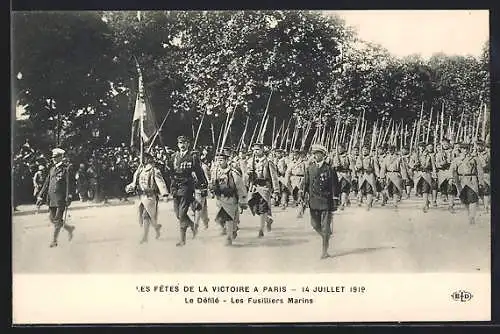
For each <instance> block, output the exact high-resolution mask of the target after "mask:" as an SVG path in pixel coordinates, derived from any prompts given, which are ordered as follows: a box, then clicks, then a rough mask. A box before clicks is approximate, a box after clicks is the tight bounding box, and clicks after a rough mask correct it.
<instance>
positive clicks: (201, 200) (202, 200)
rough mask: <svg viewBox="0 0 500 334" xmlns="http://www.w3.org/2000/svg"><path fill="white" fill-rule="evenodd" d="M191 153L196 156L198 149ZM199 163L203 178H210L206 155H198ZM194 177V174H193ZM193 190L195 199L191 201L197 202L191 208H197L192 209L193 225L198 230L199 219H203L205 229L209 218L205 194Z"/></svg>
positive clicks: (198, 190)
mask: <svg viewBox="0 0 500 334" xmlns="http://www.w3.org/2000/svg"><path fill="white" fill-rule="evenodd" d="M192 153H193V154H194V155H196V156H198V153H199V152H198V151H192ZM200 163H201V168H202V169H203V173H204V174H205V179H206V180H207V182H208V180H210V167H209V165H208V160H207V157H206V156H204V157H201V156H200ZM194 177H195V178H196V175H194ZM196 182H197V183H198V180H197V179H196ZM197 188H198V189H196V190H195V192H194V197H195V201H194V202H193V203H195V204H199V205H195V207H194V208H193V209H198V210H194V225H195V230H196V231H198V228H199V225H200V220H201V221H203V226H204V227H205V229H207V228H208V222H209V221H210V219H209V218H208V208H207V194H206V193H205V192H203V191H202V190H200V189H199V187H197ZM202 192H203V193H205V196H202Z"/></svg>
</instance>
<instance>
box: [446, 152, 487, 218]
mask: <svg viewBox="0 0 500 334" xmlns="http://www.w3.org/2000/svg"><path fill="white" fill-rule="evenodd" d="M468 149H469V145H468V144H464V143H462V144H460V151H459V155H458V157H457V158H456V159H455V160H453V162H452V163H451V166H450V170H451V173H452V175H453V178H454V179H455V184H456V185H457V188H458V197H459V198H460V200H461V201H462V203H463V204H464V205H465V207H466V208H467V213H468V216H469V223H470V224H474V223H475V222H476V209H477V203H478V201H479V194H480V188H483V187H484V178H483V176H484V175H483V168H482V167H481V162H480V159H478V158H475V157H472V156H471V154H470V152H469V151H468Z"/></svg>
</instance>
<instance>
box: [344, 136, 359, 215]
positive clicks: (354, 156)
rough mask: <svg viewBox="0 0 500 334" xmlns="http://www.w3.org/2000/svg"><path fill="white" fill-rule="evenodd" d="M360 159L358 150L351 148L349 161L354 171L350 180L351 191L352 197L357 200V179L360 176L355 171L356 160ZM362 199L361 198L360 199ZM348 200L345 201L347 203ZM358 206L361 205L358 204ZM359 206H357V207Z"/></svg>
mask: <svg viewBox="0 0 500 334" xmlns="http://www.w3.org/2000/svg"><path fill="white" fill-rule="evenodd" d="M359 157H360V154H359V149H358V147H357V146H356V147H353V148H352V152H351V156H350V158H351V161H352V162H353V163H354V171H353V174H352V178H351V190H352V191H353V192H354V197H355V198H358V199H359V197H358V192H359V178H360V175H358V171H357V170H356V161H357V160H358V158H359ZM361 198H362V197H361ZM349 202H350V201H349V198H348V199H347V203H349ZM358 204H361V203H358ZM358 206H359V205H358Z"/></svg>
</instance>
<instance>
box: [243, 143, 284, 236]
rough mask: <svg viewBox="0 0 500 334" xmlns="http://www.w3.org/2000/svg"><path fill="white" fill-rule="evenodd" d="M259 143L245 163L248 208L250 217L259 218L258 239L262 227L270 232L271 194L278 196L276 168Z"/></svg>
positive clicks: (271, 220) (261, 232)
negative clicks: (250, 213) (247, 184)
mask: <svg viewBox="0 0 500 334" xmlns="http://www.w3.org/2000/svg"><path fill="white" fill-rule="evenodd" d="M262 146H263V145H262V144H261V143H255V144H254V146H253V156H252V157H251V158H250V159H249V160H248V162H247V170H248V174H249V177H248V179H249V193H248V207H249V208H250V210H251V212H252V215H258V216H259V217H260V229H259V238H262V237H263V236H264V226H266V227H267V231H268V232H270V231H271V225H272V223H273V219H272V218H271V215H272V212H271V205H270V203H271V194H273V197H274V198H277V197H278V196H279V182H278V173H277V172H276V167H275V165H274V164H273V163H272V161H270V160H269V159H268V158H267V157H266V156H265V155H264V151H263V147H262Z"/></svg>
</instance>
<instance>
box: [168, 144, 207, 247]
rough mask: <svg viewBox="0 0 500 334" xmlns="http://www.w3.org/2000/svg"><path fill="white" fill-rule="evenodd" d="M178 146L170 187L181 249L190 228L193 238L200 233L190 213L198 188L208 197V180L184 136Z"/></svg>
mask: <svg viewBox="0 0 500 334" xmlns="http://www.w3.org/2000/svg"><path fill="white" fill-rule="evenodd" d="M177 146H178V147H179V151H177V152H175V153H174V154H173V155H172V157H171V159H170V161H169V162H168V166H169V169H170V170H171V171H172V172H171V173H172V174H171V175H172V182H171V185H170V187H171V192H172V196H173V199H174V211H175V215H176V217H177V219H178V221H179V234H180V238H179V242H178V243H177V244H176V245H177V246H179V247H181V246H184V245H185V244H186V231H187V229H188V228H191V230H192V231H193V237H194V236H196V234H197V232H198V231H197V230H196V226H195V225H194V222H193V221H192V220H191V218H190V217H189V215H188V212H189V208H190V207H191V204H193V202H194V201H195V197H194V192H195V188H196V187H197V188H198V189H200V196H206V193H207V190H206V186H207V179H206V178H205V173H204V172H203V168H202V167H201V162H200V160H199V158H198V157H197V156H196V155H195V154H193V153H192V152H190V151H189V150H188V148H189V140H188V139H187V138H186V137H184V136H179V137H178V138H177ZM193 172H194V174H195V176H196V181H195V178H194V177H193Z"/></svg>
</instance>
